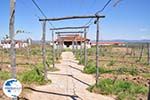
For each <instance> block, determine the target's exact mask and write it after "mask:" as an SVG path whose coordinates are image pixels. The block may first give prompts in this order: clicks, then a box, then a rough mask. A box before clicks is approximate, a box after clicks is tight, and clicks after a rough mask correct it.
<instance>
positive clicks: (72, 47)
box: [72, 40, 74, 54]
mask: <svg viewBox="0 0 150 100" xmlns="http://www.w3.org/2000/svg"><path fill="white" fill-rule="evenodd" d="M72 52H73V54H74V40H72Z"/></svg>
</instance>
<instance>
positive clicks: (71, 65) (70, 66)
mask: <svg viewBox="0 0 150 100" xmlns="http://www.w3.org/2000/svg"><path fill="white" fill-rule="evenodd" d="M68 66H69V67H71V68H73V69H76V70H78V71H80V72H83V71H82V70H81V69H79V68H76V67H73V66H72V65H68Z"/></svg>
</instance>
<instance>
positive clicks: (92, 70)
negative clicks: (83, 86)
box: [83, 63, 96, 74]
mask: <svg viewBox="0 0 150 100" xmlns="http://www.w3.org/2000/svg"><path fill="white" fill-rule="evenodd" d="M83 72H84V73H87V74H93V73H96V66H95V65H94V64H93V63H88V64H87V66H86V67H84V70H83Z"/></svg>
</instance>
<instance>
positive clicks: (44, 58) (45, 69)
mask: <svg viewBox="0 0 150 100" xmlns="http://www.w3.org/2000/svg"><path fill="white" fill-rule="evenodd" d="M45 34H46V21H43V34H42V57H43V66H44V77H45V80H48V78H47V65H46V50H45Z"/></svg>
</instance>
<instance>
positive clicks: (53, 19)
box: [39, 15, 105, 21]
mask: <svg viewBox="0 0 150 100" xmlns="http://www.w3.org/2000/svg"><path fill="white" fill-rule="evenodd" d="M87 18H105V16H99V15H90V16H67V17H60V18H45V19H39V21H60V20H69V19H87Z"/></svg>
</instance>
